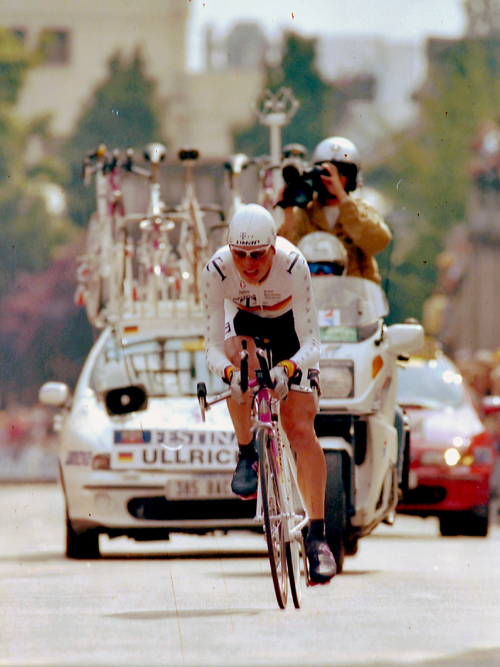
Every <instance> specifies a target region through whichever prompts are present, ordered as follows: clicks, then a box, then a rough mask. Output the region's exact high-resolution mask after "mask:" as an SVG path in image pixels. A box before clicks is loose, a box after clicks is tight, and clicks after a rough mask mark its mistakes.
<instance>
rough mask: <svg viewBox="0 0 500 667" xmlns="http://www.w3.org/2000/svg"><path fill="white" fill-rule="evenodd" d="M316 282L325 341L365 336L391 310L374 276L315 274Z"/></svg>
mask: <svg viewBox="0 0 500 667" xmlns="http://www.w3.org/2000/svg"><path fill="white" fill-rule="evenodd" d="M312 285H313V291H314V298H315V300H316V308H317V310H318V323H319V327H320V337H321V341H322V342H323V343H330V342H356V341H358V340H363V339H364V338H366V337H368V336H371V335H373V333H375V331H376V330H377V325H378V322H379V320H380V318H382V317H385V316H386V315H387V314H388V312H389V307H388V305H387V299H386V297H385V294H384V292H383V290H382V288H381V287H380V286H379V285H377V284H376V283H374V282H373V281H372V280H365V279H364V278H353V277H351V276H341V277H338V276H313V277H312Z"/></svg>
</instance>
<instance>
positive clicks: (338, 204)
mask: <svg viewBox="0 0 500 667" xmlns="http://www.w3.org/2000/svg"><path fill="white" fill-rule="evenodd" d="M312 162H313V163H314V165H315V167H314V168H313V169H312V170H309V171H308V172H304V173H303V175H302V181H301V183H299V181H298V180H297V179H296V178H295V179H294V181H293V183H292V182H289V183H288V184H287V185H286V186H285V188H284V191H283V195H282V198H281V201H278V203H277V206H281V207H282V208H283V210H284V222H283V224H282V225H281V227H280V228H279V229H278V235H279V236H284V237H285V238H286V239H288V240H289V241H291V243H293V244H294V245H297V243H298V242H299V241H300V239H301V238H302V237H303V236H305V235H306V234H309V233H310V232H318V231H322V232H330V233H331V234H335V236H337V238H339V239H340V240H341V241H342V243H343V244H344V247H345V249H346V251H347V275H349V276H356V277H360V278H367V279H369V280H373V281H374V282H376V283H378V284H380V282H381V278H380V273H379V270H378V265H377V262H376V260H375V258H374V255H376V254H377V253H379V252H381V251H382V250H384V249H385V248H386V247H387V246H388V245H389V243H390V241H391V239H392V234H391V232H390V230H389V227H388V226H387V225H386V223H385V222H384V220H383V219H382V216H380V215H379V214H378V213H377V211H376V210H375V209H374V208H373V207H372V206H370V205H369V204H367V203H365V202H363V201H361V200H358V199H357V200H354V199H353V198H351V197H350V196H349V192H352V191H353V190H355V189H356V187H357V185H358V180H360V179H359V170H360V166H361V160H360V156H359V152H358V149H357V148H356V146H355V145H354V144H353V143H352V142H351V141H349V140H348V139H345V138H343V137H330V138H328V139H324V140H323V141H322V142H321V143H319V144H318V146H316V148H315V149H314V152H313V155H312ZM285 180H286V179H285ZM305 192H306V193H309V194H307V195H305V199H308V201H307V202H304V193H305ZM309 197H310V198H309ZM297 203H298V204H299V205H297Z"/></svg>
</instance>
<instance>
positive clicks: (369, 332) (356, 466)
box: [312, 275, 424, 571]
mask: <svg viewBox="0 0 500 667" xmlns="http://www.w3.org/2000/svg"><path fill="white" fill-rule="evenodd" d="M312 283H313V290H314V294H315V298H316V307H317V310H318V318H319V325H320V338H321V358H320V383H321V392H322V394H321V398H320V402H319V407H320V409H319V413H318V415H317V416H316V421H315V428H316V433H317V436H318V438H319V441H320V443H321V446H322V448H323V450H324V453H325V458H326V464H327V488H326V504H325V509H326V514H325V518H326V532H327V539H328V543H329V545H330V548H331V550H332V552H333V554H334V556H335V560H336V562H337V568H338V571H342V566H343V561H344V556H345V555H354V554H355V553H356V551H357V547H358V540H359V538H360V537H363V536H365V535H368V534H369V533H370V532H371V531H372V530H373V529H374V528H375V527H376V526H377V525H378V524H379V523H380V522H382V521H385V522H386V523H389V524H391V523H392V522H393V520H394V516H395V510H396V505H397V504H398V501H399V498H400V489H404V487H405V484H407V475H408V455H409V431H408V427H407V426H405V425H404V423H400V424H399V431H400V432H399V437H398V429H397V428H396V426H395V420H396V421H397V418H396V413H397V412H398V410H397V397H396V393H397V362H398V357H408V356H409V355H410V354H412V353H415V352H417V351H418V350H419V349H421V348H422V346H423V342H424V331H423V328H422V327H421V326H420V325H419V324H393V325H391V326H386V325H385V323H384V317H385V316H386V315H387V314H388V312H389V308H388V304H387V300H386V297H385V294H384V292H383V290H382V289H381V287H380V286H379V285H377V284H376V283H374V282H373V281H370V280H365V279H363V278H353V277H347V276H335V275H327V276H324V275H316V276H314V275H313V279H312ZM400 421H402V420H401V417H400ZM402 450H406V451H402ZM398 452H399V456H398ZM404 455H406V463H405V464H404V465H403V460H404Z"/></svg>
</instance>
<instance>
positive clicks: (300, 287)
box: [201, 204, 336, 583]
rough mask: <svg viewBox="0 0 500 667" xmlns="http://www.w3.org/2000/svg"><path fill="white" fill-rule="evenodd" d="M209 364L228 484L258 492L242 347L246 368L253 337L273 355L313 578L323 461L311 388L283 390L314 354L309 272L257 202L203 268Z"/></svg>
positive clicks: (325, 562)
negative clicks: (221, 414)
mask: <svg viewBox="0 0 500 667" xmlns="http://www.w3.org/2000/svg"><path fill="white" fill-rule="evenodd" d="M201 282H202V294H203V309H204V317H205V341H206V359H207V365H208V368H209V369H210V370H211V371H212V372H213V373H215V374H216V375H219V376H220V377H222V378H223V379H225V380H226V381H227V382H228V383H229V384H230V387H231V397H230V398H229V399H228V401H227V405H228V409H229V414H230V416H231V419H232V421H233V425H234V429H235V432H236V437H237V441H238V448H239V455H238V463H237V466H236V470H235V472H234V475H233V480H232V485H231V487H232V490H233V492H234V493H236V494H237V495H240V496H242V497H244V498H245V497H246V498H248V497H254V496H255V493H256V491H257V455H256V452H255V445H254V439H253V435H252V432H251V430H250V427H251V405H252V398H251V394H250V393H247V392H245V393H243V392H242V389H241V373H240V370H239V367H240V353H241V351H242V349H243V348H242V341H243V340H246V341H247V345H248V351H249V364H248V367H249V375H250V377H252V376H253V375H254V373H253V370H254V369H255V368H258V367H259V363H258V360H257V357H256V354H255V350H256V347H255V342H254V338H256V337H259V338H261V339H268V340H269V344H270V347H271V351H272V356H273V364H274V366H273V368H272V369H271V371H270V375H271V378H272V379H273V380H274V381H275V383H276V384H275V387H274V392H275V394H276V396H277V397H278V399H279V400H280V416H281V423H282V426H283V428H284V430H285V433H286V434H287V436H288V439H289V441H290V445H291V447H292V448H293V450H294V452H295V454H296V456H297V471H298V481H299V486H300V489H301V492H302V495H303V498H304V502H305V504H306V509H307V511H308V514H309V517H310V524H309V530H308V534H307V537H306V541H305V548H306V554H307V557H308V559H309V565H310V576H311V580H312V582H313V583H327V582H328V581H329V580H330V579H331V578H332V577H333V576H334V575H335V573H336V566H335V560H334V558H333V555H332V552H331V551H330V548H329V547H328V544H327V542H326V538H325V521H324V518H325V514H324V512H325V487H326V463H325V457H324V454H323V451H322V449H321V446H320V444H319V441H318V439H317V437H316V434H315V432H314V418H315V415H316V404H315V400H314V396H313V395H312V394H305V393H299V392H294V391H291V392H290V393H289V392H288V381H289V379H290V378H291V377H292V376H293V375H294V373H295V370H296V368H297V367H301V369H302V371H303V377H307V369H308V368H310V367H313V366H315V365H317V362H318V359H319V332H318V321H317V314H316V306H315V303H314V296H313V294H312V289H311V276H310V273H309V270H308V268H307V263H306V261H305V259H304V257H303V256H302V253H301V252H300V251H299V250H298V248H296V247H295V246H293V245H292V244H291V243H289V242H288V241H287V240H286V239H283V238H279V237H278V238H276V225H275V222H274V219H273V217H272V215H271V214H270V213H269V211H267V210H266V209H265V208H263V207H262V206H259V205H258V204H247V205H242V206H241V207H240V208H239V209H238V211H237V212H236V213H235V215H234V216H233V218H232V220H231V222H230V224H229V230H228V245H226V246H224V247H222V248H220V249H219V250H218V251H217V252H216V253H215V254H214V255H213V257H212V258H211V259H210V260H209V262H208V263H207V264H206V266H205V268H204V269H203V273H202V281H201Z"/></svg>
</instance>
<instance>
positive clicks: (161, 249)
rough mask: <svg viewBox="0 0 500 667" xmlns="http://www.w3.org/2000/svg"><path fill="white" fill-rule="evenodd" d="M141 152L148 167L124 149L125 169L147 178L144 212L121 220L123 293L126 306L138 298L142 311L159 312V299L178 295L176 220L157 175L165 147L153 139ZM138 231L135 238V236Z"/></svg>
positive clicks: (175, 297) (164, 155) (165, 151)
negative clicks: (172, 238) (124, 250)
mask: <svg viewBox="0 0 500 667" xmlns="http://www.w3.org/2000/svg"><path fill="white" fill-rule="evenodd" d="M143 156H144V159H145V160H146V162H147V163H148V164H149V168H145V167H144V166H140V165H138V164H136V163H135V161H134V151H133V149H131V148H129V149H128V150H127V157H126V160H125V162H124V163H123V165H122V166H123V169H124V170H125V171H127V172H129V173H133V174H136V175H138V176H143V177H144V178H146V179H147V180H148V181H149V198H148V206H147V211H146V213H145V214H143V213H132V214H128V215H126V216H124V218H123V220H122V223H121V224H122V230H123V233H124V236H125V238H126V239H127V241H126V247H127V248H128V249H129V251H128V252H127V255H126V263H125V272H124V294H125V302H126V305H127V306H128V307H131V306H132V304H133V302H139V303H140V304H142V306H143V307H145V308H146V309H147V312H144V314H153V315H154V314H158V313H157V309H158V303H159V302H160V301H166V300H169V299H177V298H179V295H180V292H181V275H180V268H179V265H178V260H177V256H176V254H175V252H174V246H173V244H172V243H171V241H170V236H169V233H170V232H171V231H172V230H173V229H174V228H175V222H174V221H173V220H172V219H171V218H170V216H169V215H168V214H167V206H166V204H165V202H164V201H163V199H162V196H161V186H160V179H159V170H160V165H161V164H163V163H164V162H165V160H166V158H167V149H166V148H165V146H163V144H160V143H156V142H153V143H150V144H148V145H147V146H145V148H144V150H143ZM137 234H138V238H135V237H137ZM134 249H135V252H134ZM134 257H135V262H134ZM134 269H135V270H134Z"/></svg>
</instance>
